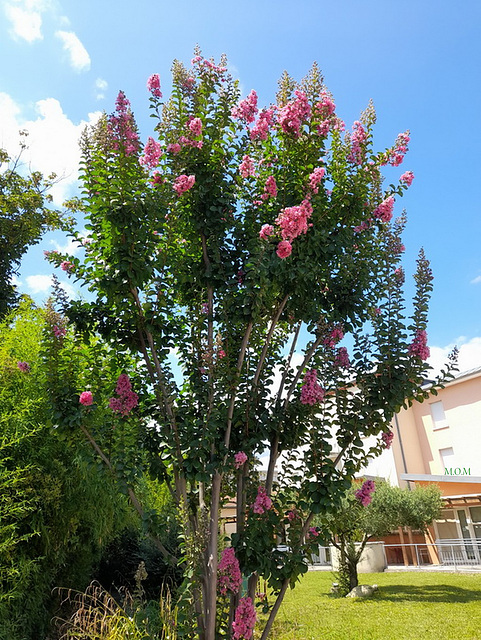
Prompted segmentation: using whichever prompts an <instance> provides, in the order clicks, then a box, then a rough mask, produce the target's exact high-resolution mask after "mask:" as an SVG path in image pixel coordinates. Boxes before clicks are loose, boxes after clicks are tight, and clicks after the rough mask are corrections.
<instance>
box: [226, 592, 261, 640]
mask: <svg viewBox="0 0 481 640" xmlns="http://www.w3.org/2000/svg"><path fill="white" fill-rule="evenodd" d="M255 624H256V610H255V607H254V604H253V602H252V599H251V598H249V596H244V597H243V598H241V599H240V601H239V606H238V607H237V609H236V610H235V616H234V622H233V623H232V630H233V632H234V635H233V636H232V638H233V640H250V639H251V638H252V634H253V633H254V627H255Z"/></svg>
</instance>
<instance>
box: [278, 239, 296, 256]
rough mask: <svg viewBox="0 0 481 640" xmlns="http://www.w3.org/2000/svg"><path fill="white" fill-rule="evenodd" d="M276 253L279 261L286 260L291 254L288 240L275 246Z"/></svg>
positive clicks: (290, 245)
mask: <svg viewBox="0 0 481 640" xmlns="http://www.w3.org/2000/svg"><path fill="white" fill-rule="evenodd" d="M276 253H277V256H278V257H279V258H280V259H281V260H284V259H285V258H288V257H289V256H290V255H291V253H292V244H291V243H290V242H289V240H281V241H280V242H279V244H278V245H277V249H276Z"/></svg>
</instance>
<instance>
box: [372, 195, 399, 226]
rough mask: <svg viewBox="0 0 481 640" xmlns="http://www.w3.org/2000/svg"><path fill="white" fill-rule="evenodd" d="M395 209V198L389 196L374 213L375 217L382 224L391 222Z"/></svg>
mask: <svg viewBox="0 0 481 640" xmlns="http://www.w3.org/2000/svg"><path fill="white" fill-rule="evenodd" d="M393 208H394V198H393V196H389V197H388V198H386V199H385V200H383V201H382V202H381V204H380V205H379V206H378V207H377V208H376V209H375V210H374V211H373V216H374V217H375V218H377V219H378V220H382V222H389V221H390V220H391V218H392V211H393Z"/></svg>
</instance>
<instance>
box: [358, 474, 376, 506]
mask: <svg viewBox="0 0 481 640" xmlns="http://www.w3.org/2000/svg"><path fill="white" fill-rule="evenodd" d="M375 489H376V485H375V484H374V482H373V481H372V480H365V481H364V482H363V483H362V487H361V488H360V489H358V490H357V491H356V492H355V494H354V495H355V496H356V499H357V500H359V502H360V503H361V504H362V506H363V507H367V505H368V504H371V501H372V494H373V493H374V491H375Z"/></svg>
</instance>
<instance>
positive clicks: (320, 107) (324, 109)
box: [316, 92, 336, 119]
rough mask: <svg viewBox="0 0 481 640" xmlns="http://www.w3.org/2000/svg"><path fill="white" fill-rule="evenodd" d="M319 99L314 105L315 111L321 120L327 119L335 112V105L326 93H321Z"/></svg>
mask: <svg viewBox="0 0 481 640" xmlns="http://www.w3.org/2000/svg"><path fill="white" fill-rule="evenodd" d="M320 98H321V100H320V101H319V102H318V103H317V104H316V110H317V111H318V113H319V115H320V117H321V118H322V119H327V118H329V116H332V115H333V113H334V111H335V110H336V105H335V104H334V101H333V100H332V98H331V96H330V95H329V94H327V93H326V92H322V93H321V96H320Z"/></svg>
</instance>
